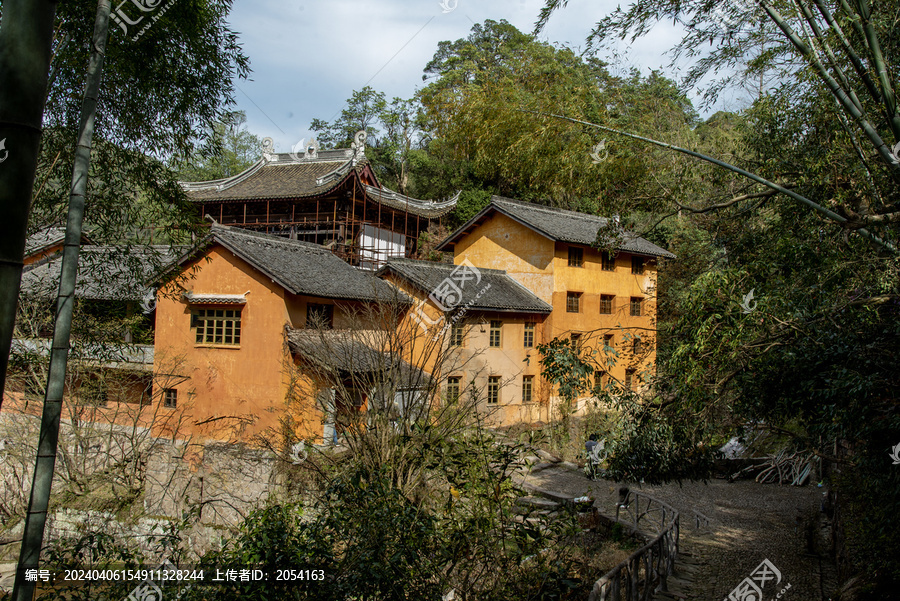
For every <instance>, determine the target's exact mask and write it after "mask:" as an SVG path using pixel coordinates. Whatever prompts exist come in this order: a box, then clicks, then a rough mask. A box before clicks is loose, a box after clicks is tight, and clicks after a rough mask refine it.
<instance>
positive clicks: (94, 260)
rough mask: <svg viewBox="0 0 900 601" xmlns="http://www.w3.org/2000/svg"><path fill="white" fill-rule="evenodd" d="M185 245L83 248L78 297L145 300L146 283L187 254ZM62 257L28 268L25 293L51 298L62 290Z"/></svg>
mask: <svg viewBox="0 0 900 601" xmlns="http://www.w3.org/2000/svg"><path fill="white" fill-rule="evenodd" d="M184 248H185V247H183V246H179V247H171V246H143V245H142V246H83V247H82V248H81V252H80V253H79V257H78V280H77V284H76V286H75V296H76V297H77V298H84V299H91V300H130V301H138V300H141V299H143V298H144V296H145V294H146V291H147V282H148V280H150V279H152V278H153V276H155V275H156V274H158V273H160V272H161V271H163V270H164V269H165V268H166V267H168V266H170V265H171V264H172V263H173V262H174V260H175V257H177V256H178V255H179V254H181V253H183V252H184ZM61 268H62V255H56V256H54V257H52V258H50V259H48V260H45V261H41V262H39V263H35V264H33V265H28V266H27V267H25V271H24V272H23V273H22V293H23V294H26V295H28V294H30V295H35V296H41V297H45V298H52V297H54V296H55V295H56V294H57V291H58V288H59V275H60V270H61Z"/></svg>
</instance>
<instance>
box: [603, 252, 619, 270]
mask: <svg viewBox="0 0 900 601" xmlns="http://www.w3.org/2000/svg"><path fill="white" fill-rule="evenodd" d="M600 269H602V270H603V271H615V270H616V259H615V257H612V256H610V254H609V253H608V252H603V251H601V252H600Z"/></svg>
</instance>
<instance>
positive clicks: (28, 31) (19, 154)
mask: <svg viewBox="0 0 900 601" xmlns="http://www.w3.org/2000/svg"><path fill="white" fill-rule="evenodd" d="M55 16H56V2H55V1H52V0H7V1H6V2H4V3H3V27H0V140H2V141H5V142H4V146H5V149H4V150H0V161H2V162H0V223H2V224H3V235H2V236H0V406H2V404H3V391H4V388H5V386H6V368H7V365H8V363H9V352H10V349H11V347H12V337H13V329H14V327H15V322H16V306H17V304H18V299H19V285H20V283H21V279H22V268H23V260H24V255H25V234H26V229H27V227H28V213H29V211H30V208H31V196H32V192H33V190H34V180H35V174H36V172H37V164H38V152H39V148H40V141H41V121H42V117H43V114H44V102H45V100H46V97H47V72H48V70H49V69H50V57H51V50H52V41H53V21H54V18H55Z"/></svg>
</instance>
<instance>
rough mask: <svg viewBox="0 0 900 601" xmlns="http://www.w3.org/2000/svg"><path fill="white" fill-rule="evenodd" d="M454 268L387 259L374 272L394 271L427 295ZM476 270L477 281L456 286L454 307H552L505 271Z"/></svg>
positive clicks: (539, 309)
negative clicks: (456, 296)
mask: <svg viewBox="0 0 900 601" xmlns="http://www.w3.org/2000/svg"><path fill="white" fill-rule="evenodd" d="M457 267H458V266H457V265H450V264H448V263H435V262H433V261H413V260H411V259H389V260H388V262H387V265H385V266H384V267H382V268H381V269H380V270H378V273H377V275H379V276H384V275H386V274H388V273H394V274H396V275H397V276H399V277H401V278H403V279H404V280H406V281H407V282H409V283H411V284H413V285H414V286H416V287H417V288H419V289H420V290H423V291H425V292H426V293H428V294H430V293H431V292H432V291H434V290H437V289H438V286H439V285H440V284H441V282H443V281H444V280H446V279H447V278H449V277H450V276H451V274H452V273H453V271H454V270H455V269H457ZM477 271H478V274H480V280H477V278H474V279H469V280H468V281H466V282H465V283H464V284H463V285H462V286H458V288H459V289H460V290H461V291H462V298H461V299H459V302H458V303H456V302H455V303H454V308H456V307H469V308H470V309H477V310H481V311H503V312H516V313H550V312H551V311H552V310H553V307H552V306H550V305H549V304H547V303H545V302H544V301H542V300H541V299H539V298H538V297H537V296H535V295H534V294H533V293H532V292H531V291H529V290H528V289H527V288H525V287H524V286H522V285H521V284H519V283H518V282H517V281H515V280H514V279H512V278H511V277H510V276H509V275H508V274H507V273H506V272H505V271H501V270H499V269H483V268H480V267H479V268H477ZM488 287H489V288H488ZM479 294H480V295H481V296H479ZM455 300H456V299H454V301H455ZM469 303H471V304H469Z"/></svg>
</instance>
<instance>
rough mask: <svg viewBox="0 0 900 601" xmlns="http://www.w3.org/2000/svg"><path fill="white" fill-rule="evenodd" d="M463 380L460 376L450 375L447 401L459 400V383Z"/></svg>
mask: <svg viewBox="0 0 900 601" xmlns="http://www.w3.org/2000/svg"><path fill="white" fill-rule="evenodd" d="M461 380H462V378H461V377H460V376H450V377H449V378H447V402H448V403H455V402H457V401H458V400H459V383H460V381H461Z"/></svg>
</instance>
